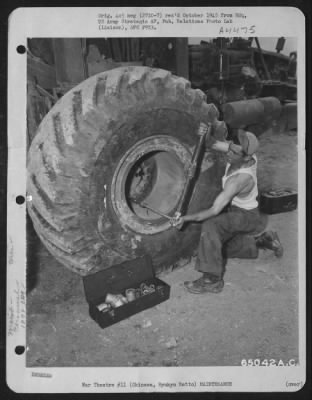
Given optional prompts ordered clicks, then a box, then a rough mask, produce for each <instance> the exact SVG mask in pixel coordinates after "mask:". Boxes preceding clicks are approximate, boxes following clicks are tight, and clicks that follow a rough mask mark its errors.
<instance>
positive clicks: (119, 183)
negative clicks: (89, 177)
mask: <svg viewBox="0 0 312 400" xmlns="http://www.w3.org/2000/svg"><path fill="white" fill-rule="evenodd" d="M190 162H191V153H190V150H189V149H188V148H186V147H185V146H184V145H183V144H182V143H181V142H180V141H179V140H177V139H176V138H173V137H171V136H167V135H157V136H152V137H149V138H146V139H143V140H141V141H139V142H137V143H136V144H135V145H134V146H132V147H131V148H130V149H129V150H128V151H127V152H126V154H124V156H123V157H122V158H121V160H120V161H119V163H118V165H117V168H116V170H115V173H114V176H113V179H112V184H111V191H110V197H111V198H110V200H111V204H112V206H113V209H114V211H115V214H116V216H117V217H118V219H119V221H120V223H121V224H122V225H124V226H125V227H127V228H130V229H131V230H132V231H135V232H137V233H141V234H154V233H159V232H162V231H165V230H167V229H169V228H170V227H171V225H170V223H169V221H168V219H166V218H165V217H163V216H160V215H158V214H157V213H155V212H154V211H152V210H150V209H148V208H146V207H144V206H143V205H142V203H143V204H144V205H146V206H148V207H150V208H152V209H154V210H157V211H159V212H161V213H163V214H166V215H169V216H173V214H174V212H175V211H176V209H177V206H178V203H179V200H180V198H181V195H182V192H183V188H184V185H185V180H186V171H187V169H188V167H189V165H190ZM104 202H105V204H106V198H105V199H104Z"/></svg>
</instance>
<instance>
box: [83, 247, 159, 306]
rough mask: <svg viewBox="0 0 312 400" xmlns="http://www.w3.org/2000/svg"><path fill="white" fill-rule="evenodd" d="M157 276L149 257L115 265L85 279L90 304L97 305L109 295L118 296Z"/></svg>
mask: <svg viewBox="0 0 312 400" xmlns="http://www.w3.org/2000/svg"><path fill="white" fill-rule="evenodd" d="M154 275H155V273H154V270H153V266H152V261H151V258H150V257H149V256H147V255H146V256H143V257H139V258H135V259H133V260H128V261H124V262H122V263H121V264H115V265H113V266H111V267H110V268H107V269H104V270H102V271H99V272H96V273H94V274H91V275H87V276H84V277H83V285H84V291H85V296H86V300H87V302H88V303H93V304H94V303H96V302H97V300H98V299H101V298H104V297H105V296H106V294H107V293H112V294H118V293H121V292H122V291H123V290H125V289H127V288H132V287H135V286H138V285H139V284H140V283H141V282H144V281H147V280H148V279H151V278H153V277H154Z"/></svg>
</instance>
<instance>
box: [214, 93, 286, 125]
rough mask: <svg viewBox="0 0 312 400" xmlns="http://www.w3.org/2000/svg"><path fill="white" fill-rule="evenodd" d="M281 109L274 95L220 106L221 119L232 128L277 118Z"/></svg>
mask: <svg viewBox="0 0 312 400" xmlns="http://www.w3.org/2000/svg"><path fill="white" fill-rule="evenodd" d="M281 110H282V106H281V103H280V102H279V100H278V99H277V98H275V97H264V98H259V99H251V100H242V101H234V102H232V103H226V104H224V105H223V106H222V111H223V119H224V121H225V122H226V123H227V124H228V125H229V126H230V127H232V128H239V127H241V126H247V125H252V124H257V123H264V122H268V121H273V120H277V119H278V118H279V116H280V113H281Z"/></svg>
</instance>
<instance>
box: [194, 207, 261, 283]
mask: <svg viewBox="0 0 312 400" xmlns="http://www.w3.org/2000/svg"><path fill="white" fill-rule="evenodd" d="M262 225H263V222H262V220H261V216H260V213H259V210H258V208H256V209H253V210H244V209H242V208H239V207H235V206H230V207H229V208H228V210H227V211H224V212H222V213H221V214H219V215H217V216H216V217H212V218H210V219H208V220H206V221H205V222H203V224H202V231H201V236H200V242H199V246H198V254H197V261H196V267H195V268H196V269H197V270H198V271H201V272H207V273H209V274H210V275H212V277H213V278H214V277H215V278H222V277H223V274H224V266H225V262H226V259H227V258H257V257H258V248H257V246H256V241H255V239H254V236H253V235H255V234H256V232H259V228H261V226H262Z"/></svg>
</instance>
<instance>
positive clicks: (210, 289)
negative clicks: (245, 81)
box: [184, 274, 224, 294]
mask: <svg viewBox="0 0 312 400" xmlns="http://www.w3.org/2000/svg"><path fill="white" fill-rule="evenodd" d="M184 287H185V288H186V290H187V291H189V292H190V293H193V294H204V293H219V292H221V291H222V289H223V287H224V281H223V279H220V278H217V277H215V278H212V277H211V276H209V275H206V274H203V276H202V277H201V278H199V279H196V280H195V281H186V282H184Z"/></svg>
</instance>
